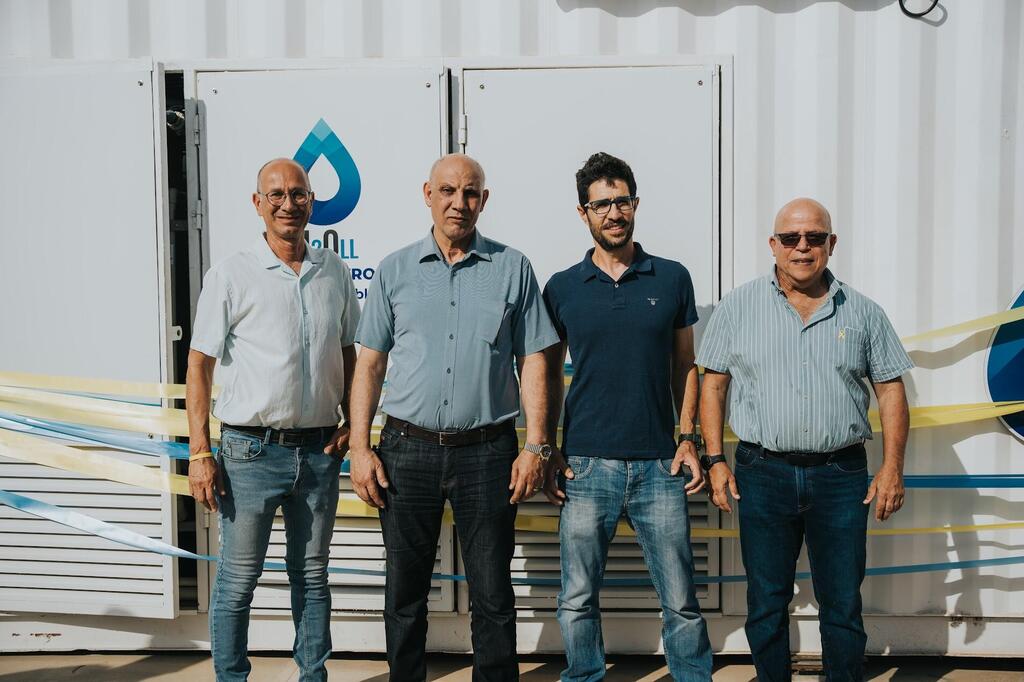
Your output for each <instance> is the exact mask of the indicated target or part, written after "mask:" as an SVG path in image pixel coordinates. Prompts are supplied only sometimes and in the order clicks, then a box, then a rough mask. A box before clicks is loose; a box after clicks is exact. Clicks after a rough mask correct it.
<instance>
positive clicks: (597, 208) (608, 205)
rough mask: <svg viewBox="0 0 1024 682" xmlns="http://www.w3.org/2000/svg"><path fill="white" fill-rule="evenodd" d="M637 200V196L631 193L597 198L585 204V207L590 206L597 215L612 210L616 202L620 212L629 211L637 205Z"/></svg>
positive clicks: (605, 213)
mask: <svg viewBox="0 0 1024 682" xmlns="http://www.w3.org/2000/svg"><path fill="white" fill-rule="evenodd" d="M636 200H637V197H631V196H629V195H626V196H622V197H615V198H614V199H596V200H594V201H588V202H587V203H585V204H583V208H589V209H590V210H591V211H593V212H594V213H596V214H597V215H607V214H608V211H610V210H612V204H615V207H616V208H617V209H619V212H620V213H629V212H630V211H632V210H633V209H634V208H635V207H636Z"/></svg>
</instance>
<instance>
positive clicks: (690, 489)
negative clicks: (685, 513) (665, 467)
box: [669, 440, 705, 495]
mask: <svg viewBox="0 0 1024 682" xmlns="http://www.w3.org/2000/svg"><path fill="white" fill-rule="evenodd" d="M683 465H686V466H688V467H689V468H690V473H691V474H693V478H691V479H690V482H689V483H687V484H686V487H685V490H686V494H687V495H692V494H694V493H696V492H699V491H701V490H703V489H704V483H705V481H704V470H703V469H701V468H700V459H699V458H698V457H697V446H696V445H694V444H693V443H692V442H691V441H688V440H684V441H683V442H682V443H680V444H679V447H678V448H676V456H675V459H673V460H672V469H671V470H670V471H669V473H671V474H672V475H673V476H676V475H678V474H679V470H680V469H682V468H683Z"/></svg>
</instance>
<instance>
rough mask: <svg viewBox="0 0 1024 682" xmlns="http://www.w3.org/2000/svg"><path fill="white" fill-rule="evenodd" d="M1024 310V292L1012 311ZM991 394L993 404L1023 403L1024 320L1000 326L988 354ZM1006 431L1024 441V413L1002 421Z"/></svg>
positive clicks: (1011, 305) (1010, 416)
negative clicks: (1006, 401)
mask: <svg viewBox="0 0 1024 682" xmlns="http://www.w3.org/2000/svg"><path fill="white" fill-rule="evenodd" d="M1021 306H1024V289H1022V290H1021V291H1019V292H1018V293H1017V297H1016V298H1015V299H1014V301H1013V303H1011V304H1010V310H1013V309H1015V308H1020V307H1021ZM987 374H988V393H989V395H990V396H992V400H993V401H1000V400H1024V320H1017V321H1016V322H1010V323H1009V324H1004V325H1000V326H999V328H998V329H996V333H995V335H994V336H993V337H992V344H991V346H989V350H988V368H987ZM1000 419H1001V420H1002V422H1003V424H1005V425H1006V428H1008V429H1010V431H1012V432H1013V433H1014V434H1015V435H1016V436H1017V437H1018V438H1020V439H1021V440H1024V412H1017V413H1016V414H1008V415H1006V416H1004V417H1000Z"/></svg>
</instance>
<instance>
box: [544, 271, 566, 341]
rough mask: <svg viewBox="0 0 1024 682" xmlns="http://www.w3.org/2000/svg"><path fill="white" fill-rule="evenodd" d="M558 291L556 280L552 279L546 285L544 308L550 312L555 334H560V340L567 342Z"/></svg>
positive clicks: (549, 315)
mask: <svg viewBox="0 0 1024 682" xmlns="http://www.w3.org/2000/svg"><path fill="white" fill-rule="evenodd" d="M556 290H557V284H556V282H555V280H554V278H551V279H550V280H548V283H547V284H545V285H544V294H543V296H544V308H545V309H546V310H547V311H548V317H550V318H551V324H552V325H553V326H554V328H555V333H557V334H558V338H559V339H561V340H562V341H565V339H566V330H565V321H564V320H562V316H561V314H560V310H559V301H558V293H557V291H556Z"/></svg>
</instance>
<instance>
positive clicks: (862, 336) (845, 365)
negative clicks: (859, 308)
mask: <svg viewBox="0 0 1024 682" xmlns="http://www.w3.org/2000/svg"><path fill="white" fill-rule="evenodd" d="M835 346H836V349H835V365H836V368H838V369H841V370H844V371H847V372H853V373H854V374H857V375H858V376H863V375H864V374H866V373H867V333H866V332H865V331H864V330H862V329H857V328H855V327H839V329H838V331H837V332H836V338H835Z"/></svg>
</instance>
